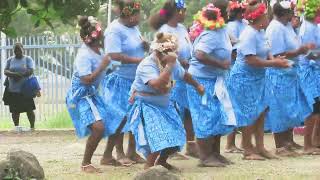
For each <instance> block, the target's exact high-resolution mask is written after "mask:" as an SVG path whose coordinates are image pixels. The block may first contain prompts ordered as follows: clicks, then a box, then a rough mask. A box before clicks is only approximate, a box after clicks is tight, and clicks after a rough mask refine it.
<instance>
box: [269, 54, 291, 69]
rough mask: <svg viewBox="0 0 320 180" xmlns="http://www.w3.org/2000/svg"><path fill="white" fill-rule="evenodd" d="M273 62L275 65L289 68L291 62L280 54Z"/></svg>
mask: <svg viewBox="0 0 320 180" xmlns="http://www.w3.org/2000/svg"><path fill="white" fill-rule="evenodd" d="M273 61H274V62H273V64H274V67H279V68H289V67H290V63H289V61H288V60H287V59H285V58H284V56H278V57H275V58H274V59H273Z"/></svg>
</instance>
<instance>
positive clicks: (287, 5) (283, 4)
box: [280, 1, 291, 9]
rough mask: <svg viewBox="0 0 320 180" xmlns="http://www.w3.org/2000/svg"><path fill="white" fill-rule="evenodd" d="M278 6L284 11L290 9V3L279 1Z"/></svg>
mask: <svg viewBox="0 0 320 180" xmlns="http://www.w3.org/2000/svg"><path fill="white" fill-rule="evenodd" d="M280 6H281V7H282V8H284V9H290V8H291V2H290V1H281V2H280Z"/></svg>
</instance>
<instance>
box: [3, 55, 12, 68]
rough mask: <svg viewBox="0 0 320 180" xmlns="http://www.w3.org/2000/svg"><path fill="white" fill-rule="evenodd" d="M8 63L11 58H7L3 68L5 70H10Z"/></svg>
mask: <svg viewBox="0 0 320 180" xmlns="http://www.w3.org/2000/svg"><path fill="white" fill-rule="evenodd" d="M10 61H11V58H9V59H8V60H7V62H6V66H5V68H4V69H5V70H9V69H10Z"/></svg>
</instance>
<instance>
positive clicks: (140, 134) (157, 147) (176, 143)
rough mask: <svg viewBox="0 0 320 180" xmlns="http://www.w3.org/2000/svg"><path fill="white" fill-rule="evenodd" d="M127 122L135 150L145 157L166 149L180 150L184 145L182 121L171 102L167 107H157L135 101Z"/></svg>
mask: <svg viewBox="0 0 320 180" xmlns="http://www.w3.org/2000/svg"><path fill="white" fill-rule="evenodd" d="M128 121H129V122H130V129H131V132H132V133H133V135H134V137H135V140H136V148H137V150H138V151H139V152H141V153H142V154H143V155H144V156H145V157H147V156H148V155H149V154H150V153H154V152H160V153H161V151H162V150H164V149H167V148H177V149H180V150H181V149H182V147H183V146H184V145H185V143H186V133H185V130H184V127H183V124H182V121H181V120H180V118H179V115H178V113H177V111H176V109H175V108H174V106H173V103H172V102H171V103H170V105H169V106H168V107H159V106H156V105H151V104H149V103H146V102H143V101H141V100H139V99H136V101H135V103H134V104H133V106H132V107H131V108H130V112H129V115H128Z"/></svg>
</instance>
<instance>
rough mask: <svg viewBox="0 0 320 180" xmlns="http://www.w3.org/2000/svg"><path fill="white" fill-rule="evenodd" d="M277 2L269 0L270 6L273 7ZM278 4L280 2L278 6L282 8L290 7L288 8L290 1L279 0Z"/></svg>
mask: <svg viewBox="0 0 320 180" xmlns="http://www.w3.org/2000/svg"><path fill="white" fill-rule="evenodd" d="M277 2H278V1H277V0H271V2H270V6H271V7H272V8H273V6H274V5H275V4H276V3H277ZM279 4H280V6H281V7H282V8H283V9H290V8H291V1H288V0H283V1H280V2H279Z"/></svg>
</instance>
